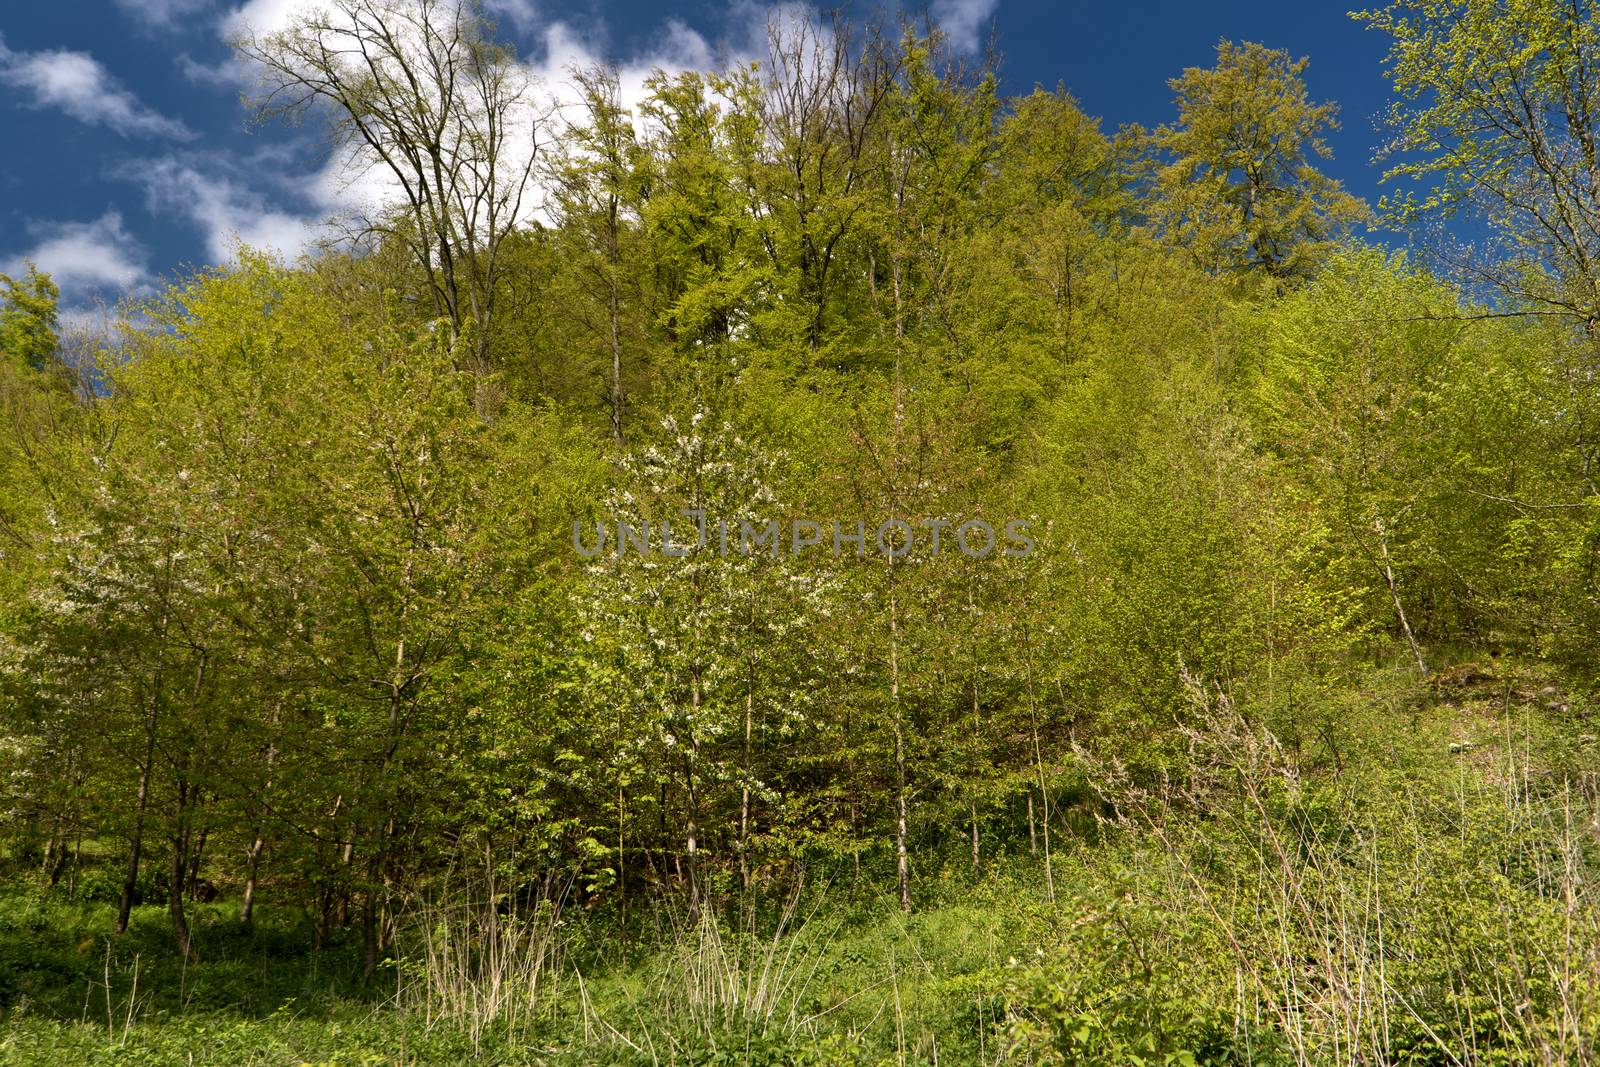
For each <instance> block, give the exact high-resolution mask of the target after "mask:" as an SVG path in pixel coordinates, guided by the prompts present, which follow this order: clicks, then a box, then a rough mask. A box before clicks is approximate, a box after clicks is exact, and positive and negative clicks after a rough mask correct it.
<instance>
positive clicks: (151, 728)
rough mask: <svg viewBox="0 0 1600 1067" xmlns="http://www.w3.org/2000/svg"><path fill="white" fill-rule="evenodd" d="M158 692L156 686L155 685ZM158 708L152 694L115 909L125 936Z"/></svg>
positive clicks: (146, 803)
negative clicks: (125, 870) (123, 873)
mask: <svg viewBox="0 0 1600 1067" xmlns="http://www.w3.org/2000/svg"><path fill="white" fill-rule="evenodd" d="M157 689H159V683H158V685H157ZM158 706H159V704H158V698H157V696H156V693H155V690H152V692H151V695H150V713H149V714H148V715H147V716H146V717H145V726H144V762H143V763H141V764H140V766H139V791H138V796H137V799H136V800H135V801H134V815H133V841H132V843H131V844H130V846H129V848H128V873H127V875H126V876H125V877H124V878H123V879H122V899H121V900H120V901H119V903H118V905H117V933H119V934H121V933H126V932H127V929H128V916H129V915H130V914H132V912H133V894H134V890H135V889H136V888H137V887H138V884H139V856H140V853H141V852H142V851H143V848H144V819H145V812H146V811H147V810H148V808H149V806H150V773H151V770H152V768H153V767H154V766H155V758H156V709H157V707H158Z"/></svg>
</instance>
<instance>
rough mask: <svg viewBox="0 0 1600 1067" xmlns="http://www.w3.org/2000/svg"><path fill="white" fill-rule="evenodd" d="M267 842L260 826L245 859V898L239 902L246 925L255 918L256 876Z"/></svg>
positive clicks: (240, 917)
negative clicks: (262, 851)
mask: <svg viewBox="0 0 1600 1067" xmlns="http://www.w3.org/2000/svg"><path fill="white" fill-rule="evenodd" d="M266 843H267V842H266V839H265V838H263V837H262V836H261V830H260V829H259V828H258V829H257V830H256V836H255V840H253V841H251V842H250V852H249V856H248V858H247V859H246V861H245V878H244V899H243V900H242V901H240V903H239V921H240V922H241V923H243V924H244V925H245V926H249V925H250V924H251V923H252V922H253V921H254V920H255V911H256V878H257V876H258V875H259V873H260V868H261V850H262V848H263V847H265V846H266Z"/></svg>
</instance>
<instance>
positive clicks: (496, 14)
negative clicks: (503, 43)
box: [483, 0, 539, 33]
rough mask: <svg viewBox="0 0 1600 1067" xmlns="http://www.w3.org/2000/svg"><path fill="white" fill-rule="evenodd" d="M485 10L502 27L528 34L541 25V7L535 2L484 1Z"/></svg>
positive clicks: (530, 0) (512, 0)
mask: <svg viewBox="0 0 1600 1067" xmlns="http://www.w3.org/2000/svg"><path fill="white" fill-rule="evenodd" d="M483 10H484V12H485V13H487V14H488V15H489V17H490V18H492V19H494V20H495V21H496V22H498V23H499V24H500V25H502V26H510V27H512V28H513V29H515V30H516V31H517V32H518V33H527V32H529V31H530V30H532V29H534V28H535V27H536V26H538V25H539V5H538V4H536V3H534V0H483Z"/></svg>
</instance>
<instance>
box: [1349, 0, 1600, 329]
mask: <svg viewBox="0 0 1600 1067" xmlns="http://www.w3.org/2000/svg"><path fill="white" fill-rule="evenodd" d="M1354 17H1355V18H1357V19H1360V20H1362V21H1364V22H1365V23H1366V24H1367V26H1368V28H1370V29H1376V30H1380V31H1382V32H1384V33H1386V34H1388V35H1389V37H1390V38H1391V44H1390V47H1389V66H1388V71H1387V73H1388V76H1389V80H1390V81H1391V82H1393V84H1394V88H1395V92H1396V94H1397V99H1396V100H1395V101H1394V102H1393V103H1392V104H1391V105H1390V108H1389V114H1388V118H1389V124H1390V127H1391V129H1392V131H1393V137H1392V139H1391V140H1390V142H1389V143H1388V144H1387V145H1386V146H1385V154H1386V155H1387V156H1388V157H1389V158H1390V159H1392V160H1393V162H1392V165H1391V166H1390V168H1389V170H1388V171H1387V172H1386V173H1385V176H1384V177H1385V180H1386V181H1392V180H1395V179H1408V180H1409V181H1410V182H1411V183H1414V184H1425V185H1429V186H1431V188H1427V189H1425V190H1423V191H1420V192H1419V191H1414V190H1413V189H1409V188H1408V189H1405V190H1403V191H1401V192H1399V193H1396V194H1392V195H1390V196H1386V197H1385V198H1384V199H1383V200H1382V202H1381V203H1380V207H1381V208H1382V209H1383V210H1384V212H1385V214H1386V215H1387V217H1388V218H1389V219H1391V220H1392V221H1393V222H1394V223H1395V224H1396V225H1399V226H1411V225H1415V224H1418V223H1420V222H1423V221H1424V220H1426V219H1428V218H1429V217H1437V218H1446V219H1448V218H1454V217H1461V218H1469V219H1474V220H1478V221H1480V222H1482V223H1485V224H1487V226H1488V227H1489V230H1490V232H1491V234H1492V235H1493V247H1492V248H1489V249H1486V250H1484V252H1482V253H1477V252H1474V251H1473V250H1472V248H1471V247H1470V246H1467V247H1459V248H1456V249H1454V250H1449V251H1447V252H1446V262H1447V263H1448V264H1449V265H1450V266H1452V267H1453V268H1454V269H1455V270H1456V271H1457V272H1458V276H1459V277H1460V278H1461V279H1463V280H1464V281H1466V282H1467V283H1468V284H1469V285H1479V284H1487V285H1489V286H1490V287H1491V288H1492V289H1493V290H1496V291H1498V292H1499V293H1500V294H1501V295H1503V296H1506V297H1508V298H1509V299H1510V300H1511V301H1512V302H1513V305H1514V307H1513V310H1518V309H1525V310H1530V311H1534V312H1537V313H1547V314H1556V315H1559V316H1562V317H1565V318H1568V319H1570V320H1572V321H1574V322H1576V323H1578V324H1580V325H1582V326H1583V327H1584V329H1586V330H1587V331H1588V332H1589V333H1590V334H1591V335H1594V334H1596V333H1597V332H1600V230H1597V229H1596V224H1595V220H1596V219H1597V218H1600V154H1597V153H1600V148H1597V145H1600V79H1597V76H1596V70H1597V65H1600V20H1597V11H1596V7H1595V5H1594V4H1593V3H1592V2H1590V0H1576V2H1568V0H1559V2H1558V0H1515V2H1511V3H1493V2H1486V0H1444V2H1436V0H1398V2H1396V3H1392V4H1389V5H1388V6H1387V7H1383V8H1372V9H1368V10H1365V11H1360V12H1356V13H1355V14H1354Z"/></svg>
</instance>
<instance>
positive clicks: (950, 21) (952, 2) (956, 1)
mask: <svg viewBox="0 0 1600 1067" xmlns="http://www.w3.org/2000/svg"><path fill="white" fill-rule="evenodd" d="M999 6H1000V0H933V4H932V5H931V6H930V7H929V8H928V12H929V14H931V15H932V16H933V21H934V22H937V23H938V24H939V28H940V29H941V30H943V31H944V32H945V34H946V35H947V36H948V37H949V38H950V45H951V47H952V48H954V49H955V50H956V51H958V52H976V51H977V50H978V49H979V48H980V47H982V45H983V43H984V37H986V36H987V30H988V23H989V20H990V19H991V18H993V17H994V13H995V9H996V8H998V7H999Z"/></svg>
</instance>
